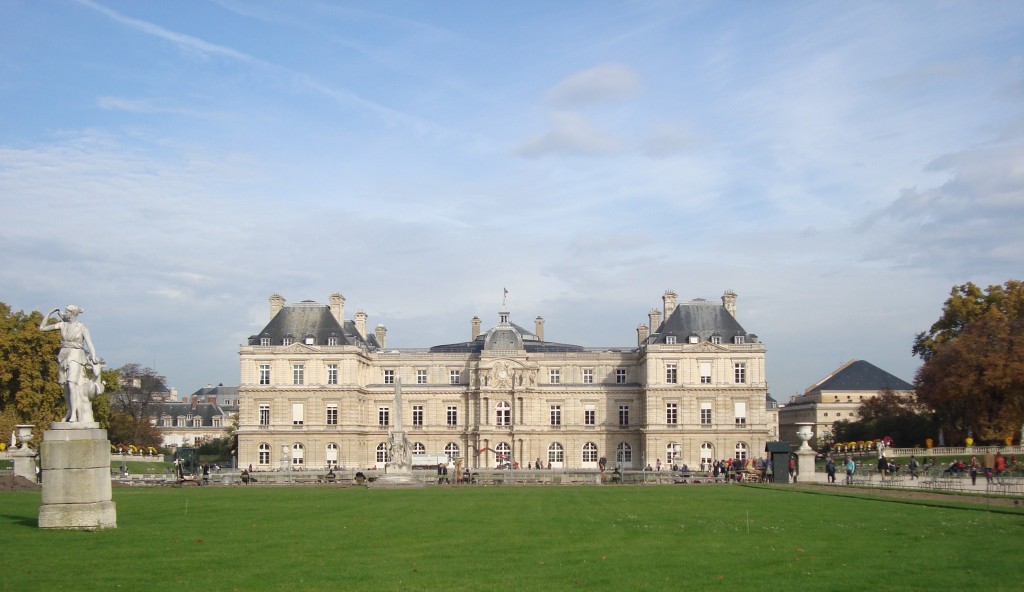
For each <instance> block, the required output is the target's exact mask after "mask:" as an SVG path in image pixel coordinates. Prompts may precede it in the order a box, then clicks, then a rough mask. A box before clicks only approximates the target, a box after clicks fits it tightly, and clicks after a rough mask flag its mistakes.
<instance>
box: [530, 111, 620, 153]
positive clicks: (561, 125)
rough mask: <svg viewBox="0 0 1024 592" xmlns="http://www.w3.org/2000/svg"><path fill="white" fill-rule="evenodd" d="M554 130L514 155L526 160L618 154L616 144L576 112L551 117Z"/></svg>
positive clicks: (617, 144) (533, 140) (537, 138)
mask: <svg viewBox="0 0 1024 592" xmlns="http://www.w3.org/2000/svg"><path fill="white" fill-rule="evenodd" d="M551 123H552V127H553V129H552V130H551V131H548V132H545V133H543V134H540V135H537V136H534V137H532V138H530V139H528V140H526V142H524V143H523V145H522V146H520V147H519V149H518V150H517V153H518V154H519V155H520V156H524V157H526V158H539V157H541V156H548V155H552V154H563V155H570V156H606V155H609V154H614V153H615V152H617V151H619V149H620V147H619V143H618V142H617V141H616V140H615V139H613V138H612V137H610V136H609V135H607V134H605V133H604V132H602V131H601V130H600V129H598V128H597V127H595V126H594V125H593V124H592V123H591V122H590V121H589V120H588V119H587V118H586V117H584V116H583V115H581V114H579V113H573V112H567V111H562V112H559V113H553V114H552V115H551Z"/></svg>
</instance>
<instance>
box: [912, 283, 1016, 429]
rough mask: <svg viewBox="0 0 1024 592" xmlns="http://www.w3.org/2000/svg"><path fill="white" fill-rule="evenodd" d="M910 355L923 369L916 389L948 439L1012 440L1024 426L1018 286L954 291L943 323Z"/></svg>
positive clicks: (923, 337)
mask: <svg viewBox="0 0 1024 592" xmlns="http://www.w3.org/2000/svg"><path fill="white" fill-rule="evenodd" d="M913 352H914V354H915V355H917V356H920V357H921V358H922V359H923V360H924V361H925V363H924V364H923V365H922V366H921V368H920V369H918V371H917V375H916V377H915V379H914V385H915V388H916V392H917V399H918V401H919V402H920V403H921V404H923V405H925V406H926V407H928V408H929V409H931V410H932V411H933V412H934V414H935V418H936V420H937V421H938V422H939V424H940V425H941V426H942V427H943V429H944V430H946V435H947V438H951V439H952V440H953V441H963V440H964V439H965V438H966V437H967V436H968V433H969V432H971V435H973V436H974V438H975V439H976V440H978V441H980V442H994V441H1001V440H1003V439H1004V438H1006V437H1007V436H1015V435H1016V434H1018V433H1019V431H1020V428H1021V425H1022V424H1024V283H1022V282H1019V281H1008V282H1006V284H1004V285H1003V286H990V287H989V288H988V289H987V290H985V291H982V290H980V289H978V288H977V286H974V285H973V284H970V283H967V284H965V285H963V286H956V287H954V288H953V290H952V292H951V294H950V297H949V299H948V300H947V301H946V303H945V305H944V306H943V314H942V317H941V318H940V319H939V321H937V322H936V323H935V324H934V325H932V328H931V330H930V331H929V332H928V333H921V334H919V335H918V336H917V339H915V342H914V349H913Z"/></svg>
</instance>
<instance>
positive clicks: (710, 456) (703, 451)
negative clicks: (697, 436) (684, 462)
mask: <svg viewBox="0 0 1024 592" xmlns="http://www.w3.org/2000/svg"><path fill="white" fill-rule="evenodd" d="M714 462H715V446H714V444H712V443H711V442H705V443H703V444H701V445H700V470H702V471H710V470H711V465H712V464H713V463H714Z"/></svg>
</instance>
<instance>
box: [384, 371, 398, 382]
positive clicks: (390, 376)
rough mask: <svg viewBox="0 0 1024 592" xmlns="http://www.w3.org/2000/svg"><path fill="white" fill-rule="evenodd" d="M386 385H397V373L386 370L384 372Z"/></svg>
mask: <svg viewBox="0 0 1024 592" xmlns="http://www.w3.org/2000/svg"><path fill="white" fill-rule="evenodd" d="M384 384H395V371H394V370H385V371H384Z"/></svg>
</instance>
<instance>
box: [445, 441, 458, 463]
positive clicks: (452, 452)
mask: <svg viewBox="0 0 1024 592" xmlns="http://www.w3.org/2000/svg"><path fill="white" fill-rule="evenodd" d="M444 453H445V454H446V455H447V456H448V462H452V461H454V460H455V459H457V458H459V456H461V454H462V453H461V452H460V451H459V445H458V444H456V443H455V442H449V443H447V444H445V447H444Z"/></svg>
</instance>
